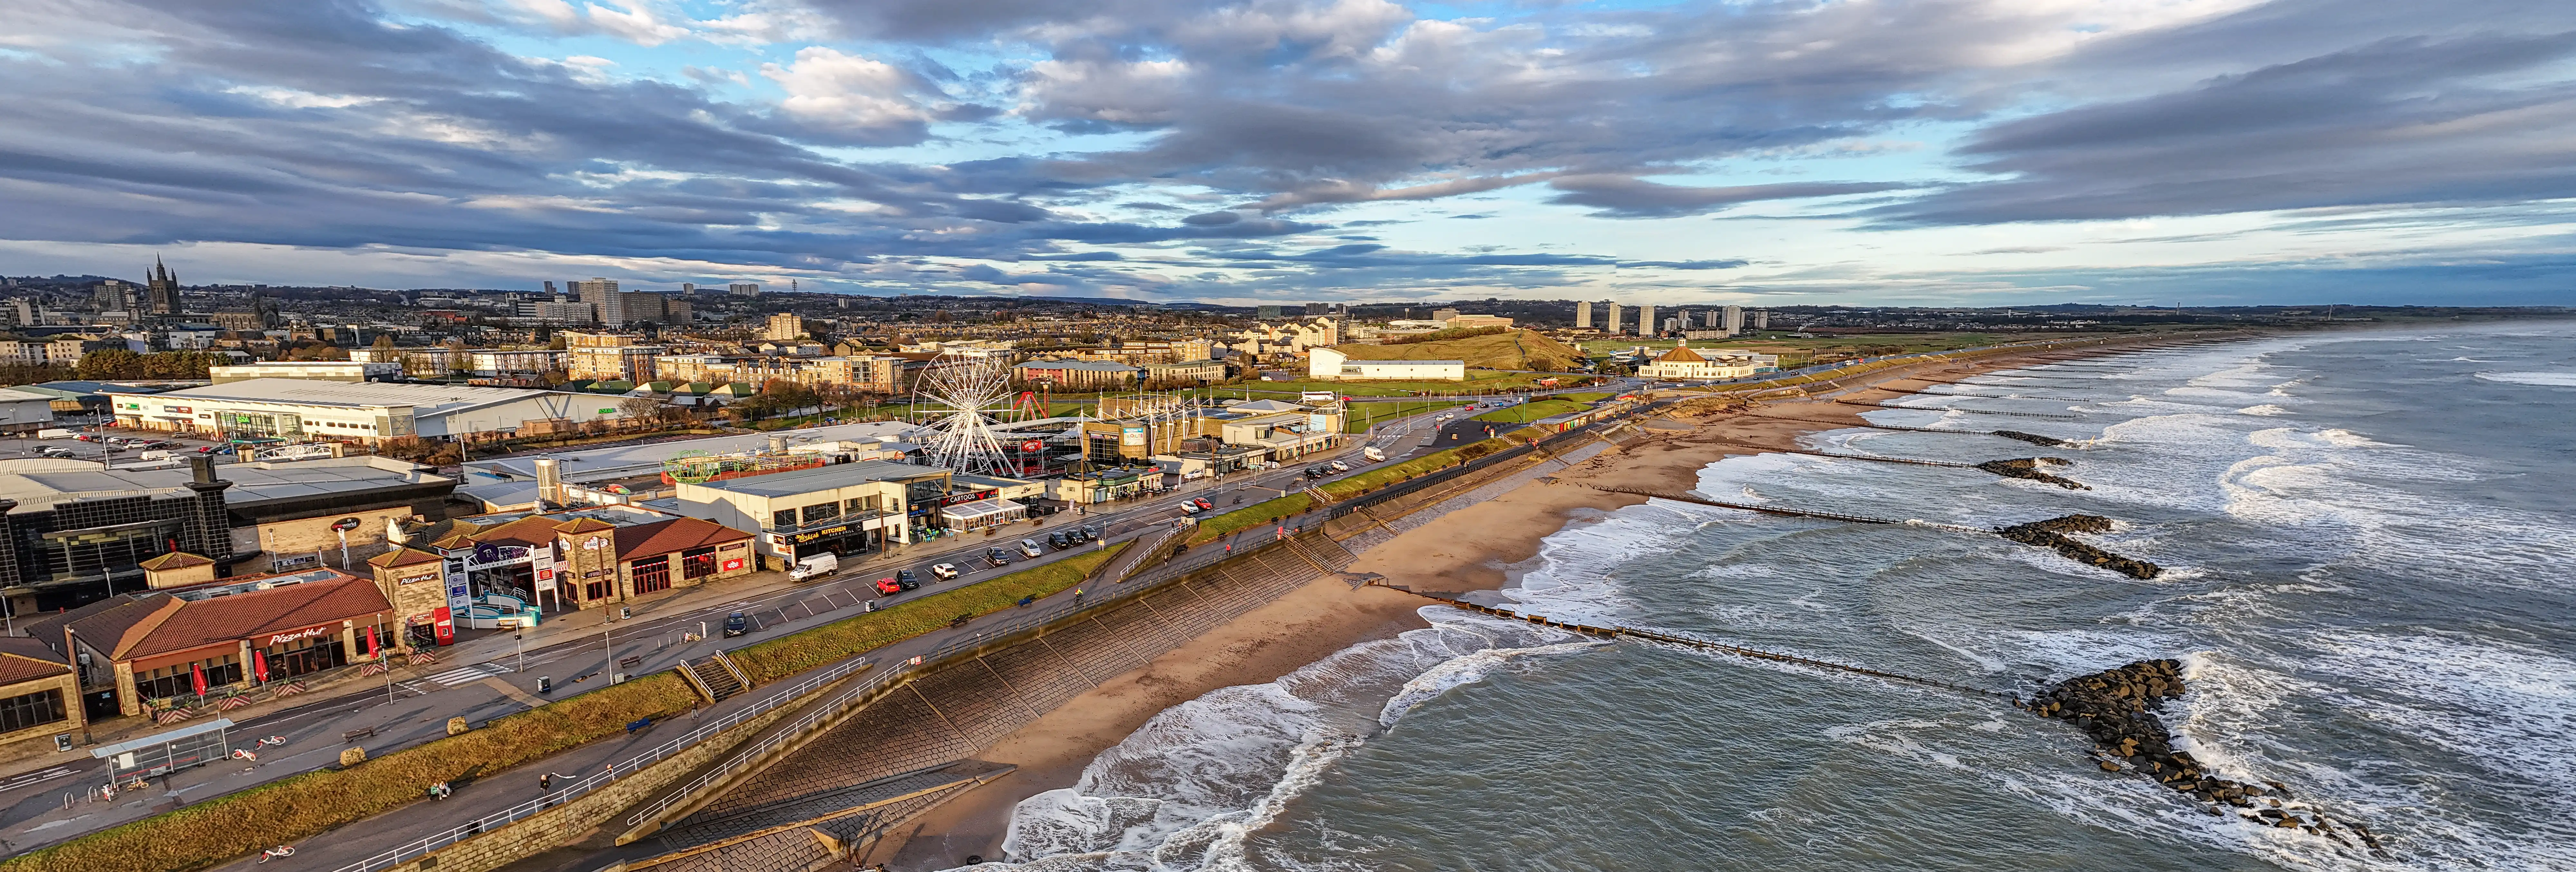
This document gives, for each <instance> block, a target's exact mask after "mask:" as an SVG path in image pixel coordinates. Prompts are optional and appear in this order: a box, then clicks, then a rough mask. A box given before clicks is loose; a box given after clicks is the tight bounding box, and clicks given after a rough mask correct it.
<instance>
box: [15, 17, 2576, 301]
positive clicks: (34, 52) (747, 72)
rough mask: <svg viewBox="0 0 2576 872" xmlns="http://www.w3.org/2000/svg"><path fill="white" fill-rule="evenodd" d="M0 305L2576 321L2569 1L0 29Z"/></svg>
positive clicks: (161, 20) (170, 20)
mask: <svg viewBox="0 0 2576 872" xmlns="http://www.w3.org/2000/svg"><path fill="white" fill-rule="evenodd" d="M0 84H5V85H6V86H7V88H8V90H9V92H10V93H11V97H10V99H8V100H6V101H0V122H5V123H0V204H5V206H6V208H0V273H5V274H12V275H27V274H54V273H97V274H103V275H117V276H137V277H139V276H140V274H141V273H142V271H143V270H144V269H145V268H146V267H148V266H149V265H150V263H151V259H152V257H153V256H154V255H156V254H158V255H160V256H162V257H165V258H167V259H168V260H169V262H170V263H171V265H172V266H173V267H174V268H176V269H177V271H178V273H179V275H180V277H181V279H182V280H183V281H185V282H188V283H191V284H202V283H217V282H241V283H270V284H309V285H336V284H353V285H366V286H373V287H385V288H408V287H486V288H522V289H528V290H534V289H537V288H538V287H539V284H538V283H539V282H541V281H546V280H552V281H555V282H557V283H558V285H560V284H561V283H562V282H564V281H566V280H568V279H576V278H587V277H591V276H607V277H611V278H616V279H618V280H620V281H621V282H623V283H625V284H627V285H629V286H630V287H634V288H636V289H641V290H659V289H672V288H676V286H677V285H678V284H679V283H680V282H690V281H694V282H699V283H702V284H719V285H720V284H722V283H724V282H728V281H758V282H761V283H762V284H763V285H764V286H768V287H774V288H778V289H784V288H785V287H786V285H787V284H788V283H789V281H790V280H791V279H793V280H796V281H798V282H800V283H801V284H802V286H803V288H804V289H805V290H808V291H839V292H853V293H866V294H877V295H883V294H898V293H921V292H929V293H949V294H976V295H991V294H1027V295H1054V296H1084V297H1110V298H1125V299H1135V300H1140V301H1178V300H1201V301H1208V302H1221V303H1230V304H1254V303H1269V302H1305V301H1319V302H1335V301H1364V300H1395V299H1416V300H1439V299H1456V298H1483V297H1489V296H1492V297H1529V298H1555V299H1618V300H1622V301H1627V302H1632V303H1634V302H1650V303H1654V304H1656V305H1677V306H1681V305H1686V306H1698V305H1709V304H1721V305H1722V304H1739V305H1747V306H1785V305H1837V304H1839V305H1930V306H1941V305H1960V306H1988V305H2041V304H2050V303H2112V304H2138V303H2146V304H2154V305H2174V304H2177V303H2179V304H2186V305H2234V304H2275V303H2284V304H2308V303H2368V304H2410V303H2412V304H2425V305H2514V304H2567V303H2570V302H2576V293H2571V290H2576V254H2571V253H2570V252H2576V244H2571V243H2576V233H2571V228H2572V227H2576V222H2572V221H2571V217H2570V211H2571V203H2576V4H2550V3H2532V2H2527V0H2525V2H2492V0H2486V2H2480V0H2472V2H2465V3H2447V4H2424V3H2409V2H2395V0H2342V2H2324V0H2277V2H2249V0H2135V2H2129V0H2108V2H2072V0H1993V2H1949V3H1928V2H1927V3H1875V2H1833V3H1806V2H1801V3H1774V2H1737V3H1727V4H1716V3H1646V2H1594V3H1584V2H1538V0H1527V2H1497V3H1474V2H1467V3H1410V4H1401V3H1393V2H1387V0H1240V2H1192V0H1098V2H1090V3H1064V2H1042V0H687V2H673V0H583V2H566V0H384V2H369V0H338V2H327V0H300V2H299V0H40V2H27V3H11V4H0Z"/></svg>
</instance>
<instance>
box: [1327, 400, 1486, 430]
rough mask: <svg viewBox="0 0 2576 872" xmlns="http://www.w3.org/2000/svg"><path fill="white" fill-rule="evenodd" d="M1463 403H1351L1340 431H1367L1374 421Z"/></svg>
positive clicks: (1427, 401)
mask: <svg viewBox="0 0 2576 872" xmlns="http://www.w3.org/2000/svg"><path fill="white" fill-rule="evenodd" d="M1464 405H1466V403H1460V402H1452V401H1448V400H1420V401H1414V402H1403V403H1353V404H1351V415H1350V423H1349V424H1346V425H1344V426H1343V427H1342V432H1344V433H1366V432H1368V428H1369V425H1371V424H1373V423H1376V422H1380V421H1393V420H1395V419H1397V418H1402V417H1404V416H1406V415H1419V414H1421V413H1424V412H1430V411H1436V410H1439V409H1454V408H1457V407H1459V406H1464Z"/></svg>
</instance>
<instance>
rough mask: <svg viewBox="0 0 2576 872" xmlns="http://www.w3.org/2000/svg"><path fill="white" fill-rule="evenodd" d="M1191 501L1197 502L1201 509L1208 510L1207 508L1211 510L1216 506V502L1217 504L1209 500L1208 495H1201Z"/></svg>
mask: <svg viewBox="0 0 2576 872" xmlns="http://www.w3.org/2000/svg"><path fill="white" fill-rule="evenodd" d="M1190 502H1192V503H1196V504H1197V505H1198V507H1199V510H1200V511H1206V510H1209V509H1213V508H1216V504H1215V503H1211V502H1208V498H1206V497H1200V498H1198V499H1195V500H1191V501H1190Z"/></svg>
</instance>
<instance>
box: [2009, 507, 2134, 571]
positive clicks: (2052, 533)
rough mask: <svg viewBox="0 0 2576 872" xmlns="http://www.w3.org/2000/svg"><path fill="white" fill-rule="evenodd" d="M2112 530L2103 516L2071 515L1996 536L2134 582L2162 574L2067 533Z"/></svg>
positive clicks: (2022, 525) (2028, 525)
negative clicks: (2104, 570) (2034, 547)
mask: <svg viewBox="0 0 2576 872" xmlns="http://www.w3.org/2000/svg"><path fill="white" fill-rule="evenodd" d="M2110 529H2111V519H2109V518H2105V517H2102V516H2100V515H2067V516H2065V517H2062V518H2050V519H2048V520H2045V521H2032V522H2030V523H2027V524H2014V525H2012V526H2010V527H2004V528H2001V529H1998V530H1996V531H1995V534H1996V535H1998V536H2002V537H2004V538H2006V539H2010V540H2013V541H2015V542H2019V543H2022V544H2024V545H2037V546H2040V547H2042V548H2053V549H2056V551H2057V553H2059V554H2063V555H2066V556H2067V557H2068V558H2070V559H2073V560H2075V561H2076V562H2079V563H2089V564H2092V565H2094V566H2099V567H2102V568H2104V569H2108V570H2111V571H2113V572H2117V573H2120V574H2122V575H2126V576H2128V577H2130V578H2154V577H2156V573H2159V572H2162V571H2164V570H2162V569H2161V568H2158V567H2157V566H2156V565H2155V564H2153V563H2149V562H2147V561H2144V560H2139V559H2136V558H2133V557H2122V556H2120V555H2117V554H2113V553H2111V552H2109V551H2104V550H2102V549H2100V548H2097V547H2094V546H2092V545H2089V544H2086V543H2083V542H2079V541H2076V540H2075V539H2073V538H2071V537H2068V536H2067V535H2066V534H2067V533H2102V532H2107V531H2109V530H2110Z"/></svg>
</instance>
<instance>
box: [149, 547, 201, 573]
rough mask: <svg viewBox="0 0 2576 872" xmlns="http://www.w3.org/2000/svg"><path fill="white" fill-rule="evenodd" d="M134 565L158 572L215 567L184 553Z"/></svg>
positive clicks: (180, 552) (195, 556) (176, 552)
mask: <svg viewBox="0 0 2576 872" xmlns="http://www.w3.org/2000/svg"><path fill="white" fill-rule="evenodd" d="M135 565H136V566H140V567H143V568H145V569H149V570H153V571H156V572H159V571H166V570H171V569H187V568H189V567H192V566H213V565H215V562H214V561H212V560H208V559H206V558H203V557H199V556H197V555H194V554H190V553H188V552H185V551H172V552H170V553H168V554H164V555H161V556H159V557H155V558H152V559H150V560H146V561H143V562H142V563H138V564H135Z"/></svg>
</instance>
